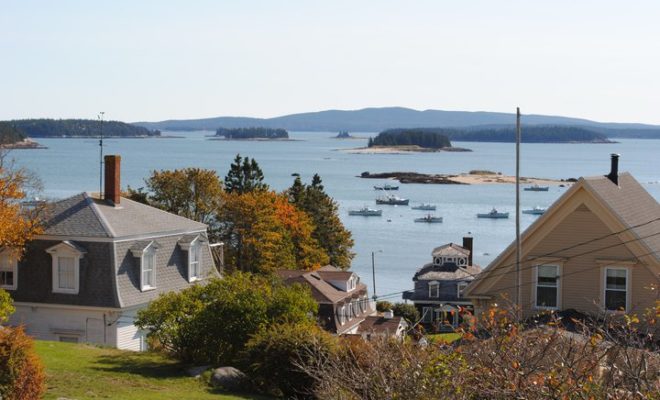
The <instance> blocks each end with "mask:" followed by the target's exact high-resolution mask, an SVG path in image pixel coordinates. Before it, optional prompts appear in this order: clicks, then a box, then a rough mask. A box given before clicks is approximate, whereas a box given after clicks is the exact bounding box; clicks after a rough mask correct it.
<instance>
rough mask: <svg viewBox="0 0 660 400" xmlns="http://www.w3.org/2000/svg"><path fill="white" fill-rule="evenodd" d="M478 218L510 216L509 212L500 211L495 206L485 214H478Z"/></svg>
mask: <svg viewBox="0 0 660 400" xmlns="http://www.w3.org/2000/svg"><path fill="white" fill-rule="evenodd" d="M477 218H496V219H497V218H509V213H508V212H499V211H497V210H496V209H495V207H493V209H492V210H490V212H488V213H485V214H477Z"/></svg>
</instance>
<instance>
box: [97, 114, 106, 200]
mask: <svg viewBox="0 0 660 400" xmlns="http://www.w3.org/2000/svg"><path fill="white" fill-rule="evenodd" d="M103 114H105V112H103V111H101V112H100V113H99V117H98V118H99V124H100V128H101V136H100V138H99V199H101V198H103Z"/></svg>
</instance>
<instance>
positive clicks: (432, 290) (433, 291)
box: [429, 282, 440, 297]
mask: <svg viewBox="0 0 660 400" xmlns="http://www.w3.org/2000/svg"><path fill="white" fill-rule="evenodd" d="M429 297H440V284H439V283H438V282H431V283H429Z"/></svg>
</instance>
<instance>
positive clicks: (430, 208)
mask: <svg viewBox="0 0 660 400" xmlns="http://www.w3.org/2000/svg"><path fill="white" fill-rule="evenodd" d="M410 208H411V209H413V210H424V211H435V204H429V203H422V204H418V205H416V206H412V207H410Z"/></svg>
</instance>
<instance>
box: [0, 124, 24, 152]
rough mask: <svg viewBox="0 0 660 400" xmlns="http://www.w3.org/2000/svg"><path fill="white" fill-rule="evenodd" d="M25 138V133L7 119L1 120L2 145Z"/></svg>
mask: <svg viewBox="0 0 660 400" xmlns="http://www.w3.org/2000/svg"><path fill="white" fill-rule="evenodd" d="M23 139H25V135H24V134H23V132H21V131H20V130H19V129H16V127H15V126H14V125H13V124H12V123H10V122H6V121H0V146H3V145H9V144H14V143H16V142H20V141H21V140H23Z"/></svg>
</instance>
